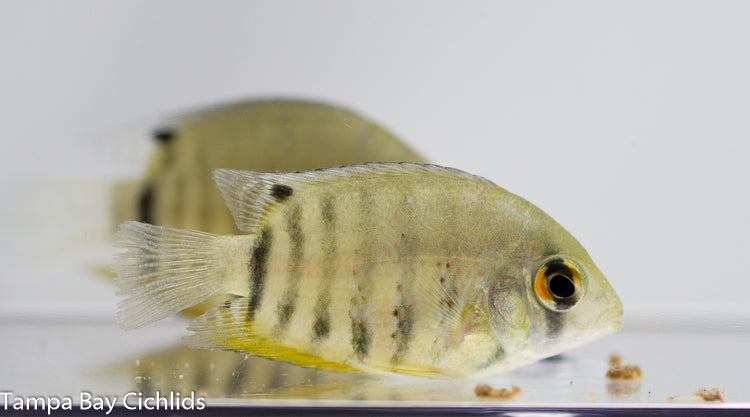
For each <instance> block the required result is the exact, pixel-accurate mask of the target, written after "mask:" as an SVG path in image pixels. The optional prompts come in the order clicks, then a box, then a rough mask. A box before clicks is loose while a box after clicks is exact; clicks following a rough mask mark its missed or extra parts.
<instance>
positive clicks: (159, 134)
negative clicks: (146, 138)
mask: <svg viewBox="0 0 750 417" xmlns="http://www.w3.org/2000/svg"><path fill="white" fill-rule="evenodd" d="M151 137H153V138H154V140H155V141H157V142H159V143H168V142H170V141H171V140H172V139H174V138H175V137H177V131H176V130H175V129H174V128H172V127H160V128H157V129H154V131H153V132H151Z"/></svg>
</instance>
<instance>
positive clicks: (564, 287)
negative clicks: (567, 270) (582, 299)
mask: <svg viewBox="0 0 750 417" xmlns="http://www.w3.org/2000/svg"><path fill="white" fill-rule="evenodd" d="M549 291H550V292H551V293H552V295H554V296H555V297H557V298H568V297H570V296H572V295H573V294H575V292H576V285H575V284H574V283H573V281H572V280H571V279H570V278H568V277H566V276H565V275H553V276H552V277H551V278H550V279H549Z"/></svg>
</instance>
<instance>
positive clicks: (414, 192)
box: [114, 163, 622, 377]
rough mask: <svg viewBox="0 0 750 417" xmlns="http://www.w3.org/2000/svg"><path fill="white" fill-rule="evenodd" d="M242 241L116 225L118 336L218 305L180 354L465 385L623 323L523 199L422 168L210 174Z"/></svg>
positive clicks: (576, 251)
mask: <svg viewBox="0 0 750 417" xmlns="http://www.w3.org/2000/svg"><path fill="white" fill-rule="evenodd" d="M215 179H216V182H217V184H218V187H219V190H220V191H221V193H222V195H223V197H224V199H225V200H226V202H227V205H228V207H229V209H230V211H231V213H232V215H233V217H234V219H235V220H236V222H237V226H238V227H239V229H240V230H242V231H243V232H246V233H249V234H247V235H239V236H216V235H212V234H208V233H204V232H197V231H187V230H178V229H171V228H165V227H158V226H151V225H147V224H143V223H137V222H128V223H125V224H123V225H122V227H121V230H120V232H119V237H120V238H121V239H123V242H121V246H123V247H125V248H127V251H126V252H124V253H122V254H120V255H119V257H118V258H117V261H116V263H115V268H114V269H115V271H116V272H117V273H118V279H117V283H118V285H119V287H120V294H121V295H123V296H126V297H128V298H127V299H125V300H123V301H122V302H121V303H120V308H121V310H120V320H121V325H122V326H123V327H124V328H128V329H129V328H137V327H140V326H143V325H146V324H148V323H150V322H152V321H155V320H159V319H161V318H164V317H166V316H168V315H170V314H173V313H175V312H177V311H179V310H181V309H184V308H186V307H189V306H191V305H193V304H196V303H199V302H201V301H203V300H205V299H207V298H208V297H211V296H213V295H216V294H233V295H235V296H237V297H236V298H234V299H232V300H230V301H228V302H226V303H224V304H221V305H218V306H216V307H214V308H213V309H212V310H210V311H209V312H207V313H206V314H204V315H203V316H201V317H199V318H197V319H196V320H195V321H194V322H193V323H192V324H191V325H190V330H192V331H193V332H194V334H193V335H191V336H189V337H188V341H189V343H190V345H192V346H196V347H216V348H222V349H230V350H236V351H240V352H246V353H251V354H254V355H260V356H267V357H273V358H278V359H283V360H287V361H290V362H293V363H297V364H301V365H307V366H316V367H324V368H334V369H340V370H360V371H367V372H376V371H392V372H400V373H407V374H414V375H421V376H440V375H446V376H451V377H478V376H483V375H488V374H493V373H497V372H502V371H506V370H509V369H512V368H515V367H518V366H520V365H523V364H526V363H529V362H532V361H535V360H537V359H540V358H544V357H547V356H551V355H555V354H557V353H559V352H561V351H563V350H565V349H568V348H571V347H574V346H578V345H580V344H582V343H585V342H587V341H589V340H592V339H594V338H597V337H600V336H602V335H605V334H607V333H610V332H613V331H615V330H617V329H619V327H620V326H621V321H620V317H621V315H622V305H621V303H620V300H619V299H618V297H617V295H616V294H615V292H614V291H613V289H612V287H611V286H610V285H609V283H608V282H607V280H606V279H605V278H604V276H603V275H602V274H601V272H600V271H599V270H598V269H597V267H596V266H595V265H594V263H593V261H592V260H591V259H590V257H589V255H588V254H587V253H586V251H585V250H584V249H583V247H582V246H581V245H580V244H579V243H578V242H577V241H576V240H575V238H573V237H572V236H571V235H570V234H569V233H568V232H567V231H566V230H565V229H563V228H562V227H561V226H560V225H559V224H558V223H557V222H555V221H554V220H553V219H552V218H550V217H549V216H547V215H546V214H545V213H544V212H542V211H541V210H540V209H538V208H537V207H535V206H534V205H532V204H531V203H529V202H527V201H526V200H524V199H522V198H520V197H518V196H516V195H513V194H511V193H509V192H507V191H506V190H504V189H502V188H500V187H498V186H497V185H495V184H493V183H491V182H490V181H488V180H485V179H483V178H479V177H476V176H473V175H470V174H467V173H464V172H462V171H458V170H454V169H449V168H442V167H438V166H434V165H420V164H412V163H402V164H399V163H376V164H365V165H356V166H349V167H342V168H329V169H321V170H314V171H306V172H297V173H286V174H267V173H265V174H264V173H255V172H248V171H235V170H217V171H215Z"/></svg>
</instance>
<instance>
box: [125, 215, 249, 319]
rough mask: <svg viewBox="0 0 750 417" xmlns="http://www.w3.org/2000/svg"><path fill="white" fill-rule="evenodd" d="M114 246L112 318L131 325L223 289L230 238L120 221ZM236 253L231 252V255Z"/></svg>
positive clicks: (232, 241) (232, 245) (229, 266)
mask: <svg viewBox="0 0 750 417" xmlns="http://www.w3.org/2000/svg"><path fill="white" fill-rule="evenodd" d="M117 237H118V238H119V239H120V241H119V242H117V244H116V246H117V247H121V248H125V249H127V250H126V251H125V252H122V253H119V254H118V255H116V257H115V260H114V264H113V267H112V269H113V271H114V272H115V273H116V274H117V278H116V283H117V286H118V292H117V294H118V295H120V296H125V297H127V298H126V299H124V300H122V301H121V302H120V303H119V305H118V306H119V312H118V321H119V323H120V326H121V327H122V328H124V329H135V328H139V327H142V326H145V325H147V324H149V323H152V322H154V321H157V320H161V319H163V318H165V317H167V316H169V315H171V314H174V313H177V312H179V311H181V310H183V309H185V308H188V307H191V306H194V305H196V304H198V303H201V302H203V301H206V300H207V299H209V298H211V297H212V296H215V295H217V294H221V293H225V292H227V291H228V283H229V282H230V281H231V280H229V279H227V278H228V277H227V275H230V274H231V273H232V271H231V269H232V267H233V265H234V264H235V263H236V262H232V261H231V259H232V257H233V256H235V255H236V253H237V251H236V250H235V249H236V247H237V246H236V243H235V239H233V238H232V237H224V236H217V235H213V234H210V233H205V232H198V231H194V230H180V229H173V228H169V227H163V226H154V225H150V224H146V223H139V222H132V221H131V222H125V223H123V224H122V225H121V226H120V231H119V232H118V233H117ZM235 257H236V256H235Z"/></svg>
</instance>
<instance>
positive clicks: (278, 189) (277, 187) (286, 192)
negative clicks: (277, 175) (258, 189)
mask: <svg viewBox="0 0 750 417" xmlns="http://www.w3.org/2000/svg"><path fill="white" fill-rule="evenodd" d="M293 193H294V190H292V187H290V186H288V185H284V184H274V185H272V186H271V197H273V198H274V199H276V201H278V202H279V203H280V202H282V201H284V200H286V199H287V198H289V197H291V195H292V194H293Z"/></svg>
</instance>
